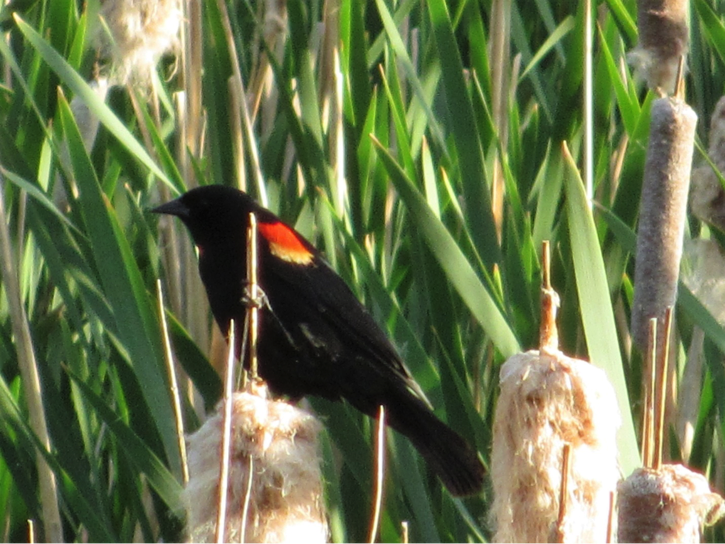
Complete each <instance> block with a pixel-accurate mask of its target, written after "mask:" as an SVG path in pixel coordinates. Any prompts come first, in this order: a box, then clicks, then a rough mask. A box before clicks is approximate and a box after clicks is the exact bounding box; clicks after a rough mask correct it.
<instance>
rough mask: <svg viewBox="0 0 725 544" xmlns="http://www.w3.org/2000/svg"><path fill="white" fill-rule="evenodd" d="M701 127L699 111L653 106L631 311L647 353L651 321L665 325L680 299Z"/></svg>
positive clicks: (676, 104) (674, 104) (676, 103)
mask: <svg viewBox="0 0 725 544" xmlns="http://www.w3.org/2000/svg"><path fill="white" fill-rule="evenodd" d="M696 124H697V115H696V114H695V112H694V111H693V110H692V108H690V107H689V106H688V105H687V104H685V103H684V102H683V101H681V100H679V99H677V98H660V99H657V100H655V101H654V103H653V104H652V122H651V128H650V139H649V146H648V148H647V161H646V164H645V173H644V181H643V183H642V200H641V204H640V218H639V227H638V230H637V254H636V263H635V276H634V278H635V281H634V303H633V307H632V336H633V339H634V341H635V343H636V345H637V346H638V347H639V349H640V350H641V351H642V352H644V351H645V350H646V348H647V343H648V330H649V320H650V319H651V318H653V317H654V318H657V319H660V320H661V319H662V318H663V317H664V314H665V310H666V309H667V308H668V307H670V306H673V305H674V304H675V299H676V296H677V279H678V275H679V269H680V257H681V255H682V239H683V235H684V228H685V219H686V212H687V193H688V188H689V184H690V168H691V166H692V151H693V143H694V138H695V126H696ZM658 345H661V342H659V341H658Z"/></svg>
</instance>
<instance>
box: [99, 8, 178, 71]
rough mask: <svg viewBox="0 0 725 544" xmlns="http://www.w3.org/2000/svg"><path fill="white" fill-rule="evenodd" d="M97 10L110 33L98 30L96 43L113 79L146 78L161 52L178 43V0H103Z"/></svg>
mask: <svg viewBox="0 0 725 544" xmlns="http://www.w3.org/2000/svg"><path fill="white" fill-rule="evenodd" d="M100 14H101V16H102V17H103V18H104V20H105V21H106V24H107V25H108V30H109V31H110V34H111V35H110V36H108V34H107V33H106V32H105V30H100V32H99V42H100V43H99V45H100V49H101V53H102V54H103V55H105V56H110V57H111V59H112V79H113V81H114V82H115V83H120V84H124V83H128V82H129V81H134V82H140V83H147V82H149V81H150V80H151V74H152V73H153V70H154V69H155V68H156V64H157V63H158V61H159V59H160V58H161V56H162V55H164V54H166V53H170V52H173V51H175V50H176V49H177V47H178V45H179V29H180V26H181V21H182V12H181V9H180V7H179V0H105V1H103V2H102V5H101V11H100Z"/></svg>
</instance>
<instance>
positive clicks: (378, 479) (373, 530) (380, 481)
mask: <svg viewBox="0 0 725 544" xmlns="http://www.w3.org/2000/svg"><path fill="white" fill-rule="evenodd" d="M377 423H378V424H377V428H376V438H375V446H376V447H375V494H374V497H375V502H374V504H373V517H372V520H371V522H370V537H369V538H368V542H371V543H372V542H375V537H376V536H377V534H378V527H379V525H380V512H381V511H382V505H383V490H384V483H385V407H384V406H382V405H381V406H380V407H379V408H378V422H377Z"/></svg>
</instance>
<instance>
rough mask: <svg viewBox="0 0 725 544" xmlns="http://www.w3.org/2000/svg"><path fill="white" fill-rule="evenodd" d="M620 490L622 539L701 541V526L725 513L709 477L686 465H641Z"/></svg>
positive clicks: (624, 540)
mask: <svg viewBox="0 0 725 544" xmlns="http://www.w3.org/2000/svg"><path fill="white" fill-rule="evenodd" d="M618 492H619V498H618V502H619V524H618V540H619V542H700V527H701V526H702V525H703V524H705V525H711V524H713V523H715V522H716V521H718V520H719V519H720V518H721V517H722V516H723V514H725V502H723V499H722V497H720V495H718V494H717V493H713V492H712V491H711V490H710V485H709V484H708V482H707V479H706V478H705V477H704V476H703V475H702V474H698V473H696V472H692V471H690V470H689V469H687V468H685V467H684V466H682V465H663V466H662V467H661V468H660V470H659V471H656V470H653V469H650V468H640V469H638V470H636V471H635V472H634V473H632V475H631V476H630V477H629V478H627V479H626V480H623V481H622V482H620V483H619V485H618Z"/></svg>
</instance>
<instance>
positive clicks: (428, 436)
mask: <svg viewBox="0 0 725 544" xmlns="http://www.w3.org/2000/svg"><path fill="white" fill-rule="evenodd" d="M406 397H407V398H406V399H404V400H402V401H398V402H395V403H391V404H390V405H389V407H388V408H389V420H388V421H389V423H390V426H391V427H393V428H394V429H395V430H397V431H398V432H400V433H402V434H404V435H405V436H406V437H408V439H409V440H410V441H411V443H412V444H413V446H415V448H416V449H417V450H418V452H419V453H420V454H421V455H422V456H423V459H425V461H426V462H427V463H428V465H429V466H430V468H431V469H433V471H434V472H435V473H436V474H437V475H438V477H439V478H440V479H441V481H442V482H443V485H445V486H446V488H447V489H448V491H450V492H451V494H452V495H456V496H464V495H472V494H474V493H477V492H479V491H480V490H481V488H482V487H483V479H484V476H485V474H486V470H485V468H484V466H483V463H482V462H481V460H480V459H479V457H478V454H477V453H476V451H475V450H474V449H473V448H472V447H471V446H470V445H469V444H468V442H466V441H465V440H464V439H463V438H462V437H461V435H459V434H458V433H457V432H455V431H454V430H453V429H451V428H450V427H449V426H448V425H446V424H445V423H443V422H442V421H441V420H440V419H438V418H437V417H436V416H435V414H433V412H431V411H430V409H429V408H428V407H427V406H426V405H425V404H424V403H423V402H422V401H420V400H419V399H417V398H413V397H412V396H407V395H406Z"/></svg>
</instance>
